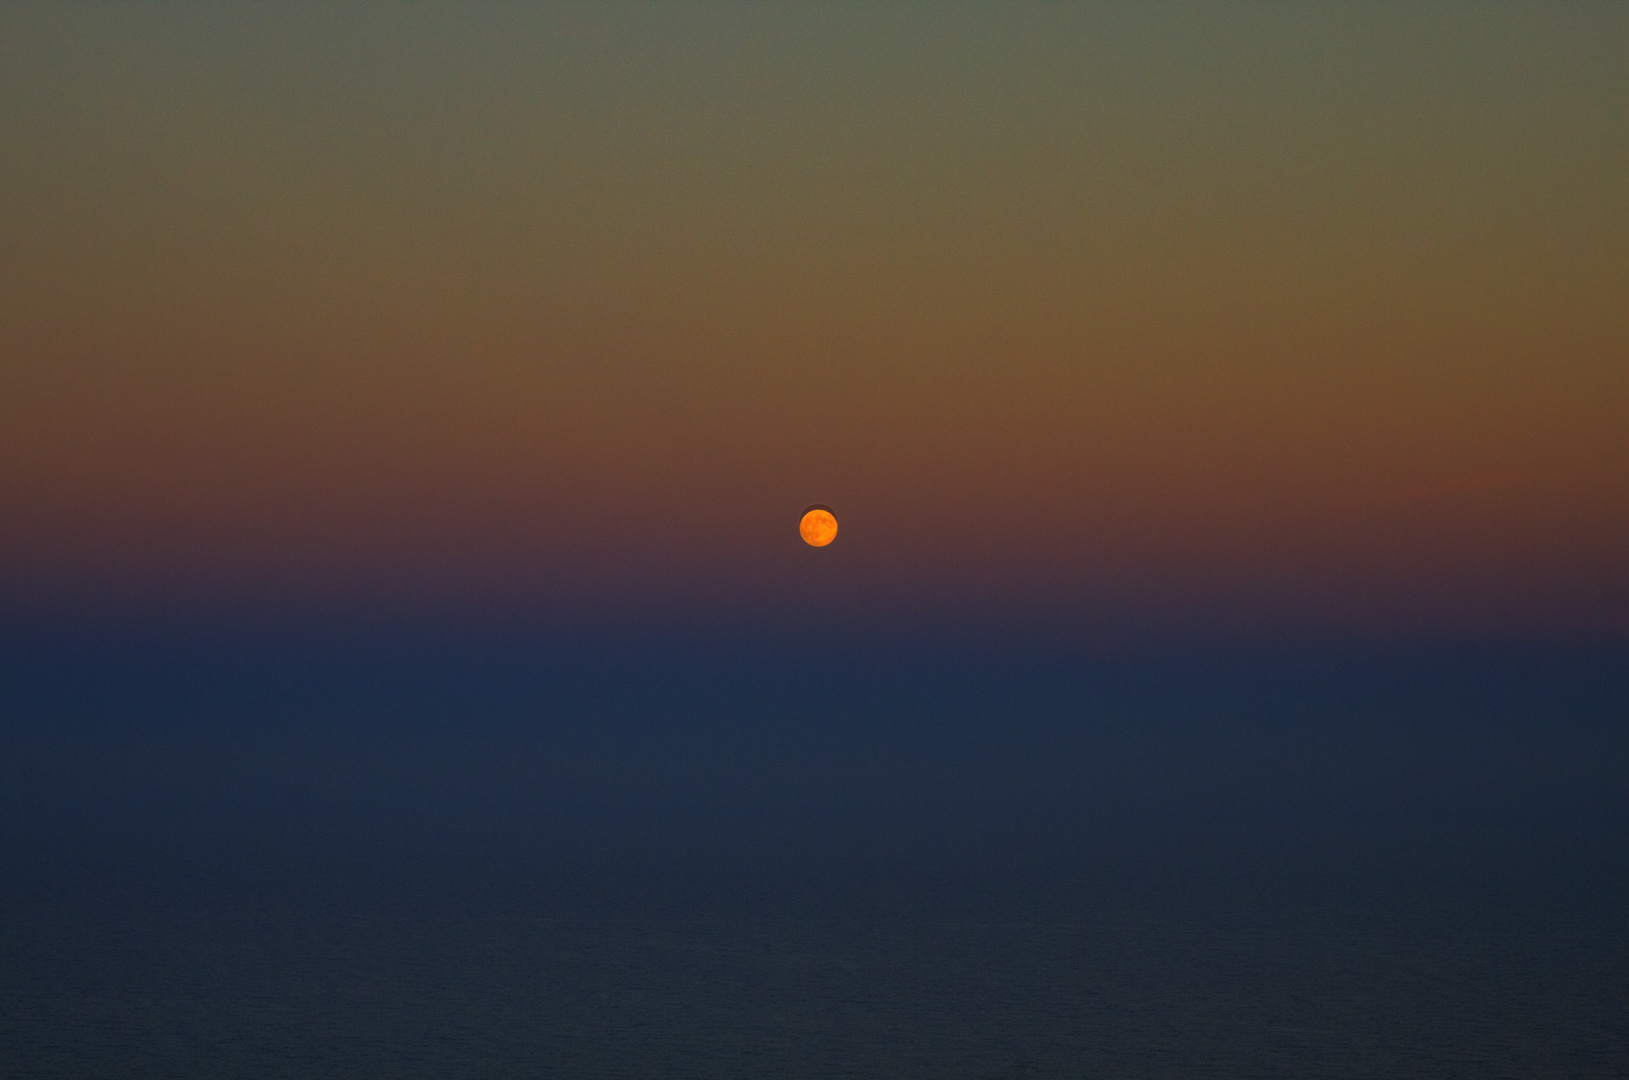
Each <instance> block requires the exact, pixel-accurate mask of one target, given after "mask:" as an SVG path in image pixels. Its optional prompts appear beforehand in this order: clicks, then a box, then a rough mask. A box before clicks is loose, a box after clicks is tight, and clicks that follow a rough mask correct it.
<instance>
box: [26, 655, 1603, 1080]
mask: <svg viewBox="0 0 1629 1080" xmlns="http://www.w3.org/2000/svg"><path fill="white" fill-rule="evenodd" d="M9 633H10V636H9V637H8V638H7V639H6V642H5V648H4V655H3V660H0V675H3V676H4V680H5V681H4V701H3V705H4V708H5V713H4V719H3V720H0V814H3V818H0V1076H3V1077H8V1078H9V1077H39V1078H46V1077H101V1076H106V1077H149V1076H151V1077H158V1076H164V1077H170V1076H177V1077H190V1076H199V1077H215V1076H220V1077H250V1076H253V1077H275V1076H290V1077H293V1076H299V1077H312V1076H322V1077H329V1076H331V1077H350V1076H355V1077H380V1076H392V1077H396V1076H401V1077H413V1076H425V1077H430V1076H434V1077H458V1076H469V1077H533V1076H560V1077H583V1078H593V1077H698V1078H699V1077H711V1078H730V1077H783V1076H784V1077H922V1078H927V1077H967V1078H986V1080H988V1078H993V1077H1017V1076H1024V1077H1032V1078H1044V1077H1059V1078H1062V1077H1077V1078H1078V1077H1190V1076H1191V1077H1211V1076H1214V1077H1252V1076H1257V1077H1311V1076H1318V1077H1341V1076H1352V1077H1358V1076H1362V1077H1372V1076H1395V1077H1405V1076H1420V1077H1503V1076H1508V1077H1548V1076H1555V1077H1621V1076H1625V1075H1629V1024H1626V1023H1625V1022H1624V1017H1625V1016H1626V1015H1629V1009H1626V1006H1629V904H1626V903H1625V900H1624V897H1625V896H1629V890H1626V886H1629V873H1626V868H1629V860H1626V851H1629V840H1626V837H1629V785H1626V783H1625V779H1626V777H1625V772H1626V763H1629V654H1626V653H1625V651H1624V650H1623V649H1622V648H1621V647H1618V646H1596V647H1583V646H1576V645H1574V646H1569V647H1560V646H1546V647H1542V648H1541V647H1538V646H1513V645H1501V646H1491V645H1483V646H1477V647H1470V646H1454V647H1449V646H1445V645H1440V644H1438V645H1431V646H1427V645H1419V644H1416V645H1413V646H1410V647H1406V648H1405V647H1393V648H1387V649H1380V648H1375V647H1358V646H1354V645H1350V644H1348V645H1341V646H1339V647H1337V646H1324V647H1319V648H1311V647H1296V648H1290V647H1283V646H1279V647H1274V648H1268V647H1266V646H1257V647H1254V648H1253V649H1251V650H1249V651H1246V650H1243V649H1235V650H1233V651H1231V652H1229V651H1226V650H1221V649H1217V648H1211V649H1208V650H1200V649H1188V650H1180V649H1176V648H1166V649H1164V650H1156V649H1152V648H1145V649H1142V650H1141V651H1138V652H1135V653H1132V652H1129V651H1128V652H1122V653H1119V654H1115V653H1111V652H1108V651H1105V650H1102V649H1098V650H1096V651H1093V650H1091V649H1087V648H1076V647H1072V646H1071V645H1069V643H1068V640H1067V637H1066V636H1060V635H1052V636H1047V635H1032V636H1030V637H1021V636H1019V635H1009V636H1008V637H1007V638H1005V639H1002V640H996V639H995V638H994V637H991V636H987V637H986V638H984V639H982V640H977V641H974V640H971V639H962V640H953V639H951V638H950V637H949V636H946V635H939V636H933V635H930V634H928V633H927V632H917V633H916V634H914V636H913V635H904V634H899V635H894V636H892V637H889V636H886V635H881V634H877V635H873V636H872V637H870V638H865V639H863V640H862V639H860V638H859V637H858V636H851V637H850V638H849V639H847V640H845V641H844V642H842V643H841V644H832V643H831V642H829V641H815V640H811V639H808V638H803V639H800V638H798V637H797V635H795V634H788V633H782V634H780V635H778V636H777V635H776V634H772V633H767V632H766V633H762V634H756V635H753V634H745V633H723V632H715V633H711V634H709V633H704V632H700V631H693V632H689V633H686V634H682V635H675V634H671V633H669V634H663V633H659V632H657V631H654V630H648V631H644V632H642V633H638V634H636V633H631V632H625V633H615V634H613V633H609V632H605V633H600V634H597V635H587V634H581V633H579V634H575V635H569V636H568V635H564V634H558V633H555V634H551V633H546V632H543V631H538V630H536V629H532V630H525V631H522V630H516V629H514V628H509V629H507V630H504V631H502V632H498V631H484V632H480V633H477V632H474V631H470V630H468V629H467V628H466V629H464V630H460V631H459V632H457V633H454V632H452V631H449V630H442V631H437V632H435V633H430V632H427V631H422V630H420V631H415V632H413V633H405V632H401V633H394V634H385V633H381V632H378V631H377V630H375V631H371V632H368V633H363V632H360V631H353V632H349V633H346V632H341V631H339V630H329V631H325V632H323V633H316V632H313V631H310V630H309V629H307V630H303V631H301V632H299V633H293V632H285V633H281V634H279V633H273V632H270V631H266V630H263V629H262V630H259V631H256V632H254V633H250V632H247V631H243V630H238V631H233V632H225V631H211V632H207V633H206V632H201V631H197V630H196V629H194V630H182V629H175V628H173V627H172V628H170V629H168V630H155V629H152V628H147V629H144V630H142V631H141V632H137V631H134V630H130V629H128V628H126V629H124V630H119V631H103V632H101V633H99V634H89V633H86V632H83V631H75V632H72V633H69V632H66V631H62V630H60V629H59V630H57V631H46V630H42V629H40V628H38V627H35V628H32V629H29V630H27V631H26V632H25V631H22V630H13V631H10V632H9Z"/></svg>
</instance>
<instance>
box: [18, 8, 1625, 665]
mask: <svg viewBox="0 0 1629 1080" xmlns="http://www.w3.org/2000/svg"><path fill="white" fill-rule="evenodd" d="M0 38H3V40H4V41H5V42H6V44H5V46H4V48H3V50H0V160H3V161H4V162H5V165H4V167H3V168H0V204H3V205H5V206H6V207H7V208H8V209H7V212H6V213H5V214H4V215H3V216H0V283H3V288H0V356H3V357H4V361H3V363H0V596H3V597H5V598H6V600H7V603H8V604H9V605H11V606H13V608H14V609H15V610H27V611H31V612H36V613H38V612H45V613H48V614H49V613H58V614H60V613H63V612H80V613H83V612H86V611H92V612H106V611H114V610H120V611H126V610H134V611H152V610H160V609H162V610H202V611H217V612H218V611H232V612H236V613H240V614H241V613H250V614H254V613H265V612H280V613H284V614H286V613H289V612H293V613H296V614H297V615H300V616H301V617H304V616H305V615H311V614H313V613H317V614H321V615H323V616H324V617H327V616H331V615H334V614H339V615H341V616H344V617H372V616H373V615H377V614H381V613H399V612H402V611H414V612H432V613H447V612H454V613H460V614H461V615H468V614H470V613H475V614H477V615H481V616H484V615H490V614H494V613H496V614H498V615H502V616H504V617H509V616H514V615H521V616H535V615H538V614H539V613H546V612H563V611H571V612H575V613H578V614H577V615H573V616H572V617H573V618H577V617H588V615H583V614H582V613H589V615H592V616H594V617H599V616H604V615H606V614H607V613H613V614H612V615H611V616H608V617H614V618H625V617H626V618H634V617H643V615H641V614H640V613H644V615H648V614H649V613H651V612H666V613H669V615H671V614H672V613H675V612H677V613H678V616H677V617H678V618H680V619H681V620H696V619H705V618H715V617H719V616H723V617H729V618H735V617H739V616H743V615H744V616H747V617H750V618H752V619H765V618H767V619H771V620H791V621H794V622H795V621H796V620H797V619H798V618H799V617H801V615H802V614H804V613H825V616H822V617H826V616H829V617H834V618H846V619H858V620H862V621H863V620H876V619H882V620H888V619H901V618H903V619H921V618H941V617H943V618H950V619H961V620H968V621H972V622H980V621H992V620H1001V619H1005V620H1009V621H1017V622H1020V623H1021V622H1022V621H1023V620H1025V619H1029V618H1034V617H1040V616H1042V615H1045V616H1046V617H1058V618H1066V619H1070V620H1074V621H1075V622H1077V623H1079V624H1081V625H1089V626H1090V627H1092V628H1093V629H1092V632H1093V633H1096V634H1099V635H1101V636H1102V637H1103V638H1104V639H1105V640H1112V639H1115V638H1116V637H1119V636H1122V635H1130V634H1134V633H1147V632H1153V633H1171V634H1194V633H1198V634H1200V635H1211V636H1221V637H1226V636H1227V635H1231V634H1237V633H1241V632H1245V633H1268V634H1291V635H1293V634H1301V633H1306V632H1309V631H1312V632H1319V633H1333V634H1360V635H1368V636H1370V637H1379V638H1386V637H1396V636H1399V635H1405V636H1406V635H1418V634H1421V633H1424V634H1427V635H1437V636H1443V635H1446V636H1450V637H1452V636H1456V635H1457V636H1461V637H1464V636H1471V637H1476V636H1493V637H1502V638H1511V637H1514V638H1521V639H1528V638H1554V637H1562V638H1568V639H1586V640H1603V639H1604V640H1607V641H1617V642H1622V641H1623V640H1624V638H1625V635H1626V634H1629V439H1625V438H1624V418H1625V417H1626V416H1629V200H1626V199H1625V198H1624V190H1625V186H1624V181H1625V163H1626V162H1629V68H1626V67H1625V65H1624V64H1623V62H1622V58H1623V56H1624V55H1626V54H1629V11H1626V10H1625V9H1624V7H1623V6H1622V5H1619V4H1610V3H1602V4H1589V3H1578V4H1568V5H1486V6H1482V5H1475V6H1473V5H1446V4H1442V5H1436V4H1395V5H1361V6H1352V5H1336V4H1306V5H1295V6H1289V5H1263V4H1236V5H1209V4H1135V5H1132V4H1090V5H1063V4H1055V5H1053V4H1048V5H1040V4H976V5H975V4H944V5H901V4H875V5H829V6H828V5H809V4H755V5H747V4H711V3H698V4H685V5H657V4H595V5H588V4H558V5H546V6H545V5H536V6H521V5H443V6H437V5H423V6H418V5H415V6H396V5H383V4H380V5H372V4H361V5H345V6H337V5H336V6H326V5H273V6H266V5H250V4H242V3H226V4H211V5H171V6H164V7H148V6H120V5H77V4H26V3H18V4H8V5H6V6H5V10H4V12H3V13H0ZM816 502H819V503H824V504H827V505H830V506H832V507H833V508H834V509H835V510H836V512H837V515H838V517H839V520H840V521H841V523H842V534H841V537H840V539H839V541H838V542H837V543H836V544H834V545H832V547H830V548H828V549H824V550H820V551H815V550H813V549H808V548H805V547H804V546H803V545H802V544H801V543H800V542H799V540H798V536H797V529H796V526H797V521H798V517H799V515H800V514H801V512H802V510H803V508H804V507H806V506H807V505H809V504H811V503H816ZM947 613H948V614H947ZM664 617H666V616H664Z"/></svg>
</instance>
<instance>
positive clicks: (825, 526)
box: [798, 503, 837, 547]
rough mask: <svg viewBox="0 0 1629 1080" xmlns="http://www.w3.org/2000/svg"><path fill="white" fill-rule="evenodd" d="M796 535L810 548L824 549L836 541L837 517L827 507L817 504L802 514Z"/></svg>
mask: <svg viewBox="0 0 1629 1080" xmlns="http://www.w3.org/2000/svg"><path fill="white" fill-rule="evenodd" d="M798 535H800V536H802V537H803V542H804V543H805V544H808V545H809V546H810V547H825V546H826V545H827V544H829V543H831V542H832V541H833V540H835V539H837V515H836V514H833V513H832V512H831V507H829V506H821V505H819V504H818V503H817V504H816V505H814V506H811V507H809V509H807V510H805V511H804V512H803V520H802V521H800V522H798Z"/></svg>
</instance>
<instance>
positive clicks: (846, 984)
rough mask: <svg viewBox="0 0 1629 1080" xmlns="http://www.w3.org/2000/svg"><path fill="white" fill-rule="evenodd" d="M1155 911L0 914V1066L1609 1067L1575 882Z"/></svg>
mask: <svg viewBox="0 0 1629 1080" xmlns="http://www.w3.org/2000/svg"><path fill="white" fill-rule="evenodd" d="M287 884H288V883H287V882H285V883H284V885H285V886H286V885H287ZM330 884H331V883H330ZM1172 891H1174V888H1173V890H1167V891H1166V892H1165V894H1164V895H1163V896H1160V897H1151V898H1145V899H1144V900H1142V901H1140V902H1136V901H1133V900H1131V899H1130V898H1122V899H1121V900H1120V901H1118V902H1112V903H1106V904H1103V905H1102V906H1100V907H1097V908H1096V909H1094V910H1079V911H1075V912H1072V913H1068V914H1056V913H1054V914H1050V915H1047V914H1041V913H1032V914H1029V915H1026V916H1024V917H1021V918H1012V917H1006V918H1003V917H995V916H992V915H991V914H990V913H988V912H984V913H980V912H968V913H964V914H961V915H957V916H948V915H945V914H939V915H931V914H922V913H919V914H906V913H901V912H897V911H895V912H891V911H888V910H886V909H881V908H871V909H869V910H865V911H848V912H845V913H824V914H821V913H793V912H789V911H785V910H783V911H779V912H763V911H756V912H755V911H751V910H738V911H734V912H730V913H722V912H718V911H716V910H715V911H711V912H696V911H692V912H686V913H669V914H661V915H654V914H649V913H647V914H643V915H640V914H632V913H618V912H609V911H608V912H605V913H602V914H599V915H594V914H585V913H582V912H578V913H576V914H572V915H562V914H560V913H559V912H551V911H550V910H549V903H548V902H547V901H545V900H543V899H541V898H539V897H536V896H531V895H529V894H527V891H526V890H521V889H517V890H516V894H515V895H510V896H507V897H503V896H498V895H491V894H488V895H486V896H477V895H473V894H472V893H471V892H469V891H468V890H466V889H459V888H447V889H441V890H437V889H434V888H431V887H427V886H425V885H422V884H421V885H419V886H416V887H414V886H403V887H402V888H400V889H398V890H395V892H394V895H391V896H380V895H370V896H367V897H363V896H360V895H356V894H353V895H350V896H349V897H346V896H340V895H335V894H334V893H333V892H323V893H316V892H312V893H307V894H305V895H300V894H298V893H297V892H291V891H289V890H288V889H287V888H282V889H277V888H272V889H267V890H265V891H249V892H247V893H246V894H244V895H238V896H227V897H223V896H219V895H217V896H213V897H196V896H194V897H191V898H187V897H182V896H171V897H169V898H167V899H165V900H162V901H160V900H155V899H154V898H153V897H150V896H149V897H130V896H128V895H124V896H122V895H119V894H117V893H112V892H110V893H108V894H106V895H102V896H99V897H96V898H95V899H92V898H90V897H86V896H80V897H78V898H77V899H76V900H75V901H73V902H72V903H69V902H67V901H66V899H65V898H64V897H62V896H61V895H58V897H57V898H56V900H55V902H53V903H50V904H28V903H18V902H16V901H15V900H14V901H13V903H12V904H11V905H10V906H9V907H8V909H7V910H6V912H5V919H6V923H5V936H4V951H3V954H0V1072H3V1075H5V1076H7V1077H33V1078H40V1080H44V1078H49V1077H96V1076H105V1077H172V1076H174V1077H194V1076H196V1077H285V1076H286V1077H384V1076H391V1077H441V1078H446V1077H538V1076H559V1077H583V1078H600V1077H605V1078H610V1077H630V1078H631V1077H674V1078H678V1077H696V1078H702V1077H708V1078H735V1077H740V1078H747V1077H755V1078H758V1077H809V1078H815V1077H821V1078H827V1077H829V1078H838V1077H920V1078H929V1077H966V1078H969V1080H974V1078H993V1077H1031V1078H1042V1077H1058V1078H1063V1077H1252V1076H1255V1077H1376V1076H1388V1077H1413V1076H1418V1077H1436V1078H1445V1077H1446V1078H1451V1077H1603V1078H1605V1077H1621V1076H1623V1075H1625V1070H1626V1068H1629V1024H1626V1023H1625V1016H1626V1015H1629V1013H1626V1011H1625V1007H1626V1005H1629V950H1626V935H1625V921H1626V920H1625V918H1624V914H1623V904H1622V899H1621V897H1618V896H1616V895H1614V894H1611V893H1609V892H1608V891H1606V890H1604V889H1603V890H1602V891H1600V892H1598V893H1596V894H1594V895H1581V894H1580V892H1579V891H1578V890H1572V891H1569V892H1567V893H1565V894H1555V893H1551V892H1549V891H1545V890H1541V891H1539V892H1537V893H1531V892H1528V893H1524V894H1522V895H1515V894H1512V893H1509V892H1506V893H1505V894H1503V895H1499V896H1489V895H1487V893H1486V892H1484V893H1483V894H1482V895H1480V896H1467V895H1458V896H1456V895H1452V894H1451V893H1450V894H1444V893H1443V892H1442V891H1441V890H1433V889H1427V888H1424V887H1423V886H1422V889H1421V891H1419V892H1418V893H1414V894H1407V893H1405V894H1403V895H1397V894H1395V893H1394V894H1393V895H1390V896H1387V897H1375V896H1370V897H1356V896H1350V897H1347V898H1346V899H1344V900H1343V899H1340V898H1333V897H1329V896H1323V897H1317V898H1313V897H1303V898H1300V899H1295V898H1292V897H1288V896H1280V897H1278V898H1276V899H1275V900H1271V901H1264V900H1262V899H1259V898H1258V899H1256V900H1254V901H1250V900H1245V899H1242V898H1239V897H1224V896H1220V895H1214V896H1211V895H1206V894H1205V893H1204V892H1203V891H1201V892H1199V893H1197V894H1196V893H1192V892H1189V891H1187V890H1182V891H1180V893H1178V895H1179V896H1180V898H1181V899H1180V902H1178V901H1177V900H1175V899H1173V896H1172ZM528 900H531V901H534V902H532V903H528V902H527V901H528ZM1083 906H1086V907H1089V905H1083Z"/></svg>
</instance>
